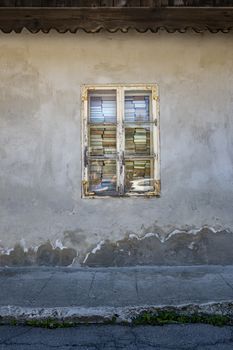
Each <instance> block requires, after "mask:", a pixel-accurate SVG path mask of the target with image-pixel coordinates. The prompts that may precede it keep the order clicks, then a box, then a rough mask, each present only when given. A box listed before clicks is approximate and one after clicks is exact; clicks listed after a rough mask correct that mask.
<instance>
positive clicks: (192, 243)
mask: <svg viewBox="0 0 233 350" xmlns="http://www.w3.org/2000/svg"><path fill="white" fill-rule="evenodd" d="M194 246H195V242H191V243H190V244H189V245H188V248H189V249H191V250H193V248H194Z"/></svg>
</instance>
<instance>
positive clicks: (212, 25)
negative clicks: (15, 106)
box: [0, 7, 233, 33]
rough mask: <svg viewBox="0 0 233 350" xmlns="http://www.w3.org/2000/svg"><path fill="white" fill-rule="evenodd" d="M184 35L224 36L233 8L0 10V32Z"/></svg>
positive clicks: (232, 25)
mask: <svg viewBox="0 0 233 350" xmlns="http://www.w3.org/2000/svg"><path fill="white" fill-rule="evenodd" d="M162 28H163V29H165V30H167V31H168V32H176V31H178V32H186V31H187V30H188V29H192V30H194V31H195V32H198V33H201V32H204V31H207V30H208V31H210V32H212V33H217V32H219V31H221V32H224V33H227V32H229V31H230V30H232V28H233V7H164V8H146V7H144V8H142V7H140V8H139V7H134V8H133V7H123V8H114V7H109V8H107V7H102V8H101V7H92V8H85V7H82V8H81V7H72V8H71V7H56V8H54V7H38V8H37V7H30V8H29V7H26V8H25V7H17V8H16V7H3V8H0V30H2V31H3V32H4V33H10V32H12V31H14V32H16V33H20V32H21V31H22V30H23V29H27V30H29V31H30V32H31V33H37V32H39V31H42V32H44V33H48V32H49V31H50V30H51V29H55V30H56V31H58V32H59V33H65V32H71V33H75V32H77V31H78V30H79V29H82V30H84V31H85V32H87V33H97V32H99V31H101V30H106V31H108V32H111V33H112V32H117V31H122V32H127V31H128V30H129V29H135V30H137V31H138V32H146V31H148V30H150V31H151V32H157V31H158V30H160V29H162Z"/></svg>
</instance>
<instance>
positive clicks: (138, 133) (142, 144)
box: [134, 128, 147, 153]
mask: <svg viewBox="0 0 233 350" xmlns="http://www.w3.org/2000/svg"><path fill="white" fill-rule="evenodd" d="M134 143H135V152H136V153H145V152H146V151H147V143H146V129H143V128H135V133H134Z"/></svg>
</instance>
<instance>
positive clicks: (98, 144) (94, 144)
mask: <svg viewBox="0 0 233 350" xmlns="http://www.w3.org/2000/svg"><path fill="white" fill-rule="evenodd" d="M98 132H100V130H92V132H91V134H90V152H91V155H92V156H103V155H104V148H103V138H102V133H101V134H100V133H98Z"/></svg>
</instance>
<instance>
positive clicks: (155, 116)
mask: <svg viewBox="0 0 233 350" xmlns="http://www.w3.org/2000/svg"><path fill="white" fill-rule="evenodd" d="M108 90H109V91H113V90H115V91H116V103H117V136H116V137H117V155H116V159H117V160H116V163H117V189H118V191H117V192H118V194H117V196H112V195H111V196H110V195H104V196H98V195H96V194H95V193H93V192H89V189H88V187H89V182H88V159H89V156H88V104H89V100H88V95H89V91H91V92H95V91H96V92H99V91H100V92H101V91H105V92H106V91H108ZM130 91H132V92H136V91H138V92H148V93H150V94H151V111H152V128H153V132H152V135H153V154H152V155H149V156H147V155H145V156H141V157H140V159H151V160H153V163H154V169H153V175H154V177H153V178H154V191H151V192H142V193H137V192H135V193H134V192H127V193H126V192H125V191H124V180H125V160H127V159H130V160H133V159H137V158H138V157H135V156H124V149H125V137H124V136H125V135H124V94H125V92H130ZM81 101H82V108H81V124H82V140H81V142H82V189H81V193H82V198H119V197H127V198H128V197H153V196H155V197H160V194H161V180H160V113H159V90H158V85H157V84H104V85H102V84H101V85H100V84H95V85H89V84H88V85H86V84H85V85H83V86H82V88H81ZM106 159H107V158H106Z"/></svg>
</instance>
